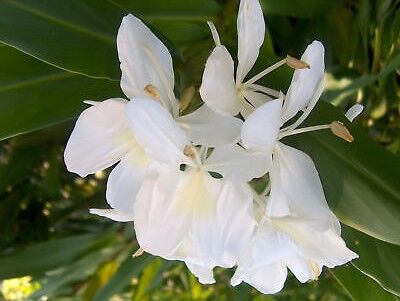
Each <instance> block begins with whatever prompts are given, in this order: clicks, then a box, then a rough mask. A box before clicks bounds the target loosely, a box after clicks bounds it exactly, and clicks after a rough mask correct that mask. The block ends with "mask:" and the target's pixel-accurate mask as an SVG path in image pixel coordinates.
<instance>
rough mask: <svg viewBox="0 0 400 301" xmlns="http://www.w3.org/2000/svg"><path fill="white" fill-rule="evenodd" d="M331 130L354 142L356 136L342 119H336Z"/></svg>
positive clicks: (338, 135)
mask: <svg viewBox="0 0 400 301" xmlns="http://www.w3.org/2000/svg"><path fill="white" fill-rule="evenodd" d="M329 128H330V129H331V132H332V133H333V134H334V135H335V136H337V137H339V138H342V139H343V140H345V141H347V142H353V141H354V137H353V136H352V135H351V134H350V132H349V130H348V129H347V128H346V127H345V126H344V124H343V123H341V122H340V121H334V122H332V123H331V124H330V127H329Z"/></svg>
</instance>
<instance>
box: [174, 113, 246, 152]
mask: <svg viewBox="0 0 400 301" xmlns="http://www.w3.org/2000/svg"><path fill="white" fill-rule="evenodd" d="M176 120H177V122H178V123H179V124H180V125H181V127H182V128H183V129H184V130H185V132H186V134H187V136H188V138H189V139H190V140H191V141H192V142H193V143H194V144H201V145H206V146H209V147H215V146H222V145H232V144H234V143H236V142H238V141H239V139H240V130H241V128H242V124H243V122H242V121H241V120H240V119H239V118H235V117H231V116H226V115H222V114H218V113H215V112H214V111H213V110H211V109H210V108H209V107H207V106H206V105H203V106H201V107H200V108H198V109H197V110H196V111H194V112H192V113H190V114H187V115H185V116H182V117H179V118H177V119H176Z"/></svg>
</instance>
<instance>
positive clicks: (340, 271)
mask: <svg viewBox="0 0 400 301" xmlns="http://www.w3.org/2000/svg"><path fill="white" fill-rule="evenodd" d="M331 273H332V274H333V275H334V277H335V278H336V280H337V281H338V282H339V283H340V285H341V286H342V287H343V288H344V290H345V291H346V292H347V294H348V295H349V297H350V298H351V299H352V300H353V301H367V300H371V301H372V300H373V301H397V300H398V298H396V296H394V295H392V294H390V293H388V292H386V291H385V290H383V289H382V288H381V287H380V286H379V285H378V284H377V283H375V282H374V281H373V280H372V279H370V278H368V277H367V276H365V275H363V274H362V273H361V272H360V271H358V270H357V269H356V268H354V267H353V266H352V265H346V266H341V267H338V268H335V269H333V270H331Z"/></svg>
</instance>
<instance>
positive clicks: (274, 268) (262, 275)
mask: <svg viewBox="0 0 400 301" xmlns="http://www.w3.org/2000/svg"><path fill="white" fill-rule="evenodd" d="M286 277H287V268H286V266H285V265H283V264H282V263H280V262H278V263H274V264H265V265H261V266H258V267H256V268H254V269H250V270H247V271H243V270H241V269H240V268H238V269H237V270H236V272H235V274H234V275H233V277H232V280H231V284H232V285H234V286H236V285H238V284H240V282H242V281H244V282H246V283H248V284H250V285H251V286H252V287H254V288H256V289H257V290H258V291H260V292H261V293H263V294H275V293H277V292H279V291H281V290H282V289H283V286H284V284H285V281H286Z"/></svg>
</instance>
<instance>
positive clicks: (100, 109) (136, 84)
mask: <svg viewBox="0 0 400 301" xmlns="http://www.w3.org/2000/svg"><path fill="white" fill-rule="evenodd" d="M117 47H118V56H119V60H120V62H121V71H122V76H121V89H122V90H123V92H124V93H125V95H126V96H127V97H128V98H129V99H131V100H132V101H134V98H135V97H151V98H152V99H153V100H149V101H154V100H155V101H159V102H160V103H161V104H162V105H163V106H164V107H165V108H166V109H167V110H168V111H169V112H170V113H171V114H172V115H173V116H174V117H175V118H176V119H177V120H178V121H179V123H180V125H181V126H182V127H183V128H184V129H185V131H186V132H187V133H188V135H189V138H190V139H191V141H193V142H194V143H198V144H200V143H202V144H207V145H208V146H215V145H225V144H234V143H235V142H236V141H237V140H238V139H239V136H240V128H241V125H242V122H241V121H240V120H239V119H236V118H232V117H227V116H219V115H217V114H216V113H214V112H213V111H212V110H210V109H208V108H207V107H205V106H203V107H202V108H200V109H198V110H196V111H195V112H193V113H191V114H189V115H186V116H183V117H178V111H179V108H178V101H177V100H176V98H175V95H174V72H173V66H172V58H171V55H170V53H169V51H168V49H167V48H166V47H165V45H164V44H163V43H162V42H161V41H160V40H159V39H158V38H157V37H156V36H155V35H154V34H153V33H152V32H151V31H150V30H149V28H147V27H146V26H145V25H144V23H143V22H142V21H140V20H139V19H138V18H136V17H134V16H132V15H128V16H126V17H124V18H123V20H122V23H121V26H120V28H119V31H118V35H117ZM88 103H89V104H91V105H92V106H91V107H90V108H88V109H86V110H85V111H83V112H82V114H81V115H80V116H79V118H78V120H77V122H76V125H75V128H74V130H73V132H72V134H71V137H70V139H69V141H68V143H67V146H66V149H65V153H64V158H65V163H66V166H67V168H68V170H69V171H71V172H75V173H77V174H79V175H80V176H82V177H85V176H86V175H88V174H92V173H95V172H97V171H99V170H102V169H105V168H107V167H110V166H112V165H114V164H115V163H118V162H119V163H118V165H117V166H116V167H115V168H114V169H113V171H112V172H111V174H110V177H109V179H108V183H107V193H106V198H107V202H108V204H109V205H110V206H111V208H113V209H106V210H101V209H92V210H91V212H92V213H95V214H98V215H102V216H106V217H108V218H111V219H113V220H117V221H130V220H132V218H133V215H132V214H133V203H134V200H135V196H136V193H137V191H138V189H139V187H140V185H141V183H142V181H143V176H144V173H145V171H146V169H147V166H148V163H149V162H150V161H151V160H150V158H149V156H148V155H147V154H146V152H145V150H144V149H143V147H142V146H141V145H140V144H138V143H137V141H136V138H135V135H136V133H135V132H134V131H133V130H132V129H131V128H129V126H128V122H127V115H126V105H127V103H128V102H127V101H126V100H123V99H108V100H106V101H103V102H93V101H89V102H88ZM210 129H212V130H210Z"/></svg>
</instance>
